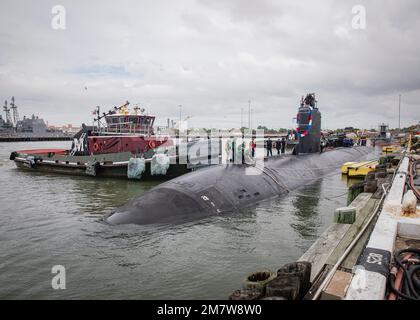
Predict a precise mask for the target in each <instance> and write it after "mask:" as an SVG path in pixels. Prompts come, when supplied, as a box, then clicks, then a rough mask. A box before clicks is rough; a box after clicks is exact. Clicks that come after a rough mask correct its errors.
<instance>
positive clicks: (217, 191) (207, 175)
mask: <svg viewBox="0 0 420 320" xmlns="http://www.w3.org/2000/svg"><path fill="white" fill-rule="evenodd" d="M372 151H373V148H371V147H353V148H338V149H335V150H331V151H326V152H324V153H315V154H301V155H298V156H293V155H285V156H281V157H273V158H268V159H267V161H265V162H264V165H262V164H261V166H259V165H258V164H257V165H256V166H249V165H237V164H228V165H216V166H211V167H207V168H204V169H201V170H198V171H195V172H191V173H188V174H185V175H183V176H180V177H178V178H175V179H172V180H170V181H168V182H165V183H162V184H160V185H158V186H156V187H154V188H153V189H151V190H149V191H148V192H146V193H144V194H142V195H140V196H138V197H136V198H134V199H132V200H130V201H128V202H127V203H126V204H125V205H123V206H122V207H120V208H118V209H117V210H116V211H115V212H114V213H113V214H111V215H110V216H109V217H108V218H107V222H109V223H110V224H140V225H145V224H155V223H159V224H160V223H174V222H179V221H185V220H194V219H200V218H203V217H206V216H211V215H217V214H222V213H226V212H234V211H236V210H238V209H241V208H245V207H248V206H252V205H255V204H256V203H258V202H261V201H264V200H267V199H270V198H274V197H277V196H281V195H283V194H286V193H288V192H289V191H291V190H293V189H296V188H299V187H301V186H303V185H305V184H308V183H310V182H311V181H314V180H316V179H319V178H321V177H322V176H325V175H327V174H328V173H331V172H333V171H335V170H336V169H337V168H338V167H339V166H341V165H342V164H343V163H344V162H346V161H355V160H358V159H360V158H361V157H363V156H366V155H367V154H369V153H370V152H372Z"/></svg>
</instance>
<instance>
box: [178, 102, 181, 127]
mask: <svg viewBox="0 0 420 320" xmlns="http://www.w3.org/2000/svg"><path fill="white" fill-rule="evenodd" d="M178 107H179V125H181V119H182V118H181V115H182V104H180V105H178Z"/></svg>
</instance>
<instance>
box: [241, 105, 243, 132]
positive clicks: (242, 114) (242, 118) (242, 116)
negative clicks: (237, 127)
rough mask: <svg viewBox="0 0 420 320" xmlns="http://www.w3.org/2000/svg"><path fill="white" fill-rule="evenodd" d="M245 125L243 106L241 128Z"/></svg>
mask: <svg viewBox="0 0 420 320" xmlns="http://www.w3.org/2000/svg"><path fill="white" fill-rule="evenodd" d="M243 126H244V108H241V129H242V128H243Z"/></svg>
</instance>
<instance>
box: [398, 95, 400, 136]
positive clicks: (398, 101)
mask: <svg viewBox="0 0 420 320" xmlns="http://www.w3.org/2000/svg"><path fill="white" fill-rule="evenodd" d="M398 131H401V94H399V95H398Z"/></svg>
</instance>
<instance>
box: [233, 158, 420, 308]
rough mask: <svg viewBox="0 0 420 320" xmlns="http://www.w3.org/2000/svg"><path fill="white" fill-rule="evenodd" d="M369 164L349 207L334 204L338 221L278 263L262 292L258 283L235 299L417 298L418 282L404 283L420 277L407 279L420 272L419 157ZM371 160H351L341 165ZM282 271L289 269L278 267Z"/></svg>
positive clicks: (245, 287) (349, 166)
mask: <svg viewBox="0 0 420 320" xmlns="http://www.w3.org/2000/svg"><path fill="white" fill-rule="evenodd" d="M384 153H385V152H384ZM372 163H374V165H375V167H373V168H369V169H372V170H369V172H367V173H366V177H365V182H364V184H363V183H362V184H359V185H361V186H362V188H363V190H362V192H360V193H359V194H357V195H356V196H355V198H354V199H352V201H351V202H350V203H349V204H348V206H347V207H344V208H337V209H336V211H335V213H334V216H333V217H332V218H331V219H332V221H334V222H333V223H332V224H331V225H330V226H329V227H328V228H327V229H326V230H325V231H324V232H323V233H322V234H321V236H320V237H319V238H318V239H317V240H316V241H315V242H314V243H313V244H312V246H311V247H310V248H309V249H308V250H307V251H306V252H305V253H304V254H303V255H302V256H301V257H300V258H299V259H298V260H297V261H296V262H291V263H289V264H287V265H286V266H283V267H282V268H280V269H279V270H278V272H277V278H274V279H271V278H270V279H266V280H267V282H266V283H265V286H266V289H265V290H264V289H263V290H260V291H259V292H255V289H254V288H255V285H254V286H253V287H252V286H249V284H247V285H244V286H243V288H242V289H239V290H237V291H235V292H234V293H233V294H232V295H231V296H230V299H232V300H248V299H270V300H272V299H282V300H284V299H289V300H290V299H293V300H297V299H304V300H398V299H409V300H411V299H413V300H415V299H418V298H419V297H418V296H417V294H418V288H417V289H416V287H415V286H416V285H412V287H413V288H411V289H412V290H411V289H410V288H408V289H407V288H406V287H405V286H408V285H407V283H411V282H410V281H412V282H413V283H416V281H418V280H419V274H418V273H417V275H416V274H415V272H414V271H413V272H414V274H413V275H412V277H414V280H410V281H407V280H406V279H405V278H404V277H407V275H408V274H409V273H408V271H407V270H408V269H409V268H415V269H413V270H417V269H420V266H419V258H418V257H419V254H420V205H419V199H418V196H417V198H416V196H415V195H416V194H417V195H418V194H419V187H417V186H419V185H420V179H419V178H417V176H419V175H420V155H416V154H410V153H408V152H406V151H405V150H403V151H402V152H401V153H398V154H393V156H390V155H389V154H386V155H385V156H383V157H381V158H380V159H379V161H378V162H372ZM372 163H367V162H366V163H363V164H362V165H358V164H356V163H346V164H344V165H343V168H342V169H343V170H344V171H345V170H347V169H348V168H351V167H352V166H355V167H357V166H364V167H366V165H368V166H369V165H370V164H372ZM378 163H379V164H380V165H377V164H378ZM344 171H343V173H344ZM368 175H369V177H368ZM407 184H409V185H410V187H409V188H406V186H407ZM372 185H374V188H373V189H372ZM407 189H408V190H407ZM414 257H417V258H415V259H414ZM410 258H412V259H411V260H410ZM279 267H280V266H279ZM284 268H288V270H289V271H288V273H284V272H281V270H282V269H284ZM305 273H306V274H307V277H306V278H307V279H306V280H304V279H305V276H304V274H305ZM403 278H404V279H403ZM247 279H249V277H248V278H247ZM404 283H405V284H404ZM273 288H276V289H275V290H273ZM302 288H307V289H305V290H304V292H302V290H303V289H302ZM416 290H417V291H416ZM299 297H300V298H299Z"/></svg>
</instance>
